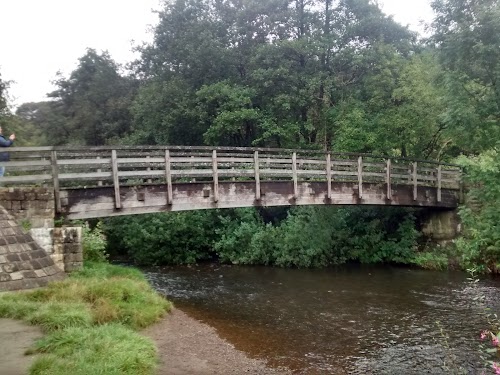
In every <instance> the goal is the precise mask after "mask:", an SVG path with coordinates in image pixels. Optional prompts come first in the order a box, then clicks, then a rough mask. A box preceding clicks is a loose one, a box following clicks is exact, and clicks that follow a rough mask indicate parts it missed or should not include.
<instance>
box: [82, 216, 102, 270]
mask: <svg viewBox="0 0 500 375" xmlns="http://www.w3.org/2000/svg"><path fill="white" fill-rule="evenodd" d="M102 227H103V225H102V222H101V221H99V222H98V223H97V225H96V226H95V227H94V228H92V229H91V228H90V225H89V223H88V222H85V223H84V224H83V227H82V242H83V244H82V246H83V260H84V261H90V262H105V261H106V260H107V259H108V254H107V253H106V251H105V250H106V246H107V241H106V236H105V235H104V231H103V228H102Z"/></svg>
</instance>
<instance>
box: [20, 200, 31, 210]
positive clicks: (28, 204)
mask: <svg viewBox="0 0 500 375" xmlns="http://www.w3.org/2000/svg"><path fill="white" fill-rule="evenodd" d="M32 205H33V201H31V200H26V201H21V210H29V209H30V208H31V207H32Z"/></svg>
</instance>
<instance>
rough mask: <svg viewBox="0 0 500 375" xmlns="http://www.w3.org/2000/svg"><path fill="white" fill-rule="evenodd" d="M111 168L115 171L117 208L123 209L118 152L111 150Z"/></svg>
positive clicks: (114, 182)
mask: <svg viewBox="0 0 500 375" xmlns="http://www.w3.org/2000/svg"><path fill="white" fill-rule="evenodd" d="M111 167H112V170H113V186H114V188H115V208H122V202H121V198H120V179H119V178H118V159H117V157H116V150H111Z"/></svg>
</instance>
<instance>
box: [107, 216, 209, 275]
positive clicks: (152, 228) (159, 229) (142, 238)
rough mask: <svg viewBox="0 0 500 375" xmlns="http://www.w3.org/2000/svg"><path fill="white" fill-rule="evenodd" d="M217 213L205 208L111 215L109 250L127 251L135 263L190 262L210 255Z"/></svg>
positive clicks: (109, 221) (109, 222)
mask: <svg viewBox="0 0 500 375" xmlns="http://www.w3.org/2000/svg"><path fill="white" fill-rule="evenodd" d="M216 215H217V214H216V211H211V210H207V211H190V212H181V213H159V214H151V215H141V216H132V217H124V218H122V217H117V218H110V219H109V220H107V221H106V224H105V231H106V234H107V237H108V240H109V244H110V245H111V246H112V247H110V251H112V252H114V253H123V252H126V253H127V254H128V256H129V257H130V259H131V260H132V261H134V262H135V263H137V264H140V265H154V264H189V263H194V262H196V261H197V260H201V259H206V258H208V257H209V252H210V251H211V249H212V244H213V241H214V235H215V233H214V232H215V225H216V224H217V216H216Z"/></svg>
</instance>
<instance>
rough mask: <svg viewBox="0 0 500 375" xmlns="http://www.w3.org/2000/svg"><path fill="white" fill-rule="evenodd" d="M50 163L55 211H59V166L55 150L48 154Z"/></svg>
mask: <svg viewBox="0 0 500 375" xmlns="http://www.w3.org/2000/svg"><path fill="white" fill-rule="evenodd" d="M50 162H51V165H52V182H53V185H54V198H55V200H56V202H55V203H56V213H61V191H60V189H59V167H58V166H57V151H52V152H51V154H50Z"/></svg>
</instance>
